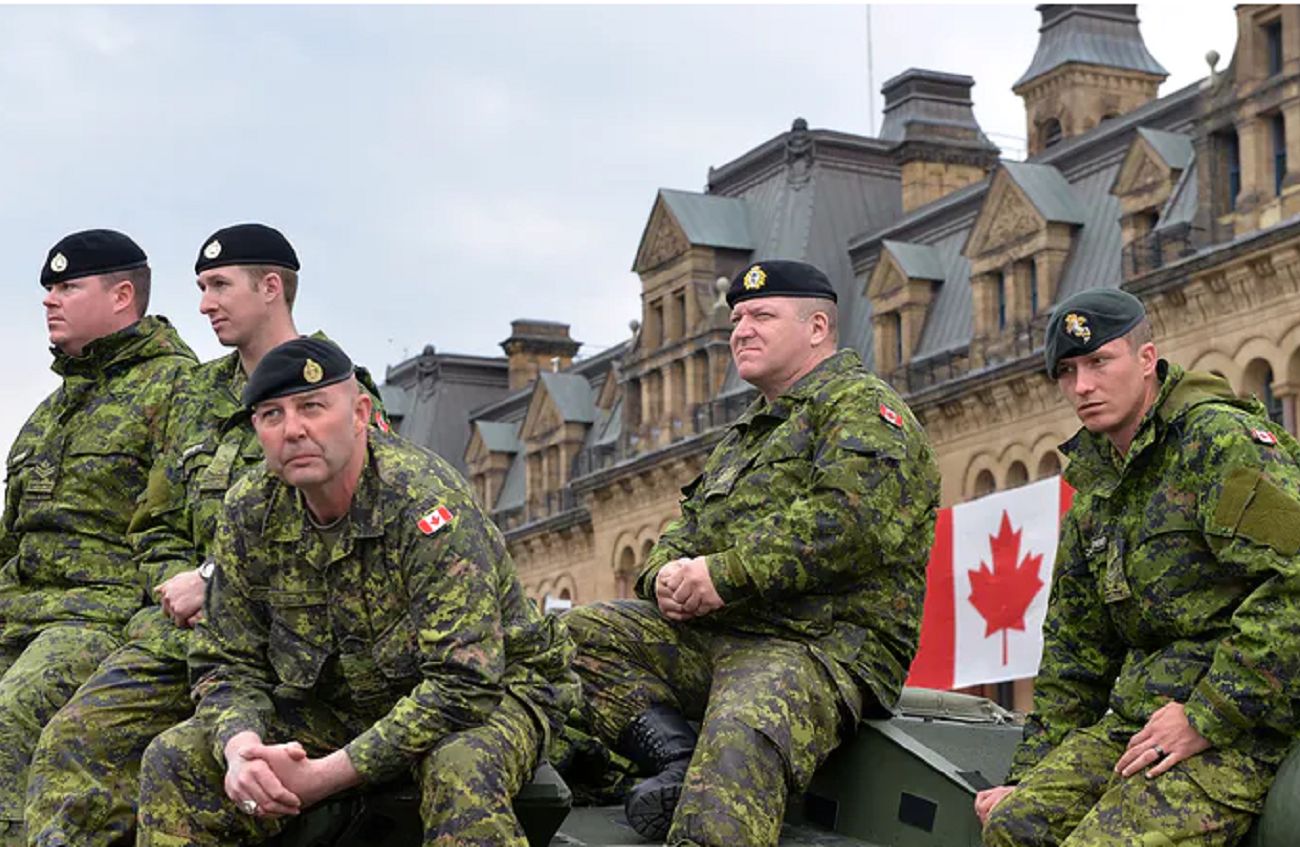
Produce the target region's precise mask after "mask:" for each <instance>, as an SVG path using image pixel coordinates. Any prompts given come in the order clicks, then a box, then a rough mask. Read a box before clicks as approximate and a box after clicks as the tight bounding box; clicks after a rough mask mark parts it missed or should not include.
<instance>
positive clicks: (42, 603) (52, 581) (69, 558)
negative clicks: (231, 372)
mask: <svg viewBox="0 0 1300 847" xmlns="http://www.w3.org/2000/svg"><path fill="white" fill-rule="evenodd" d="M194 361H195V359H194V354H193V353H192V352H191V351H190V348H189V347H188V346H186V344H185V342H184V341H182V340H181V338H180V336H179V335H178V334H177V333H176V330H175V329H173V328H172V326H171V324H170V323H168V322H167V319H166V318H162V317H145V318H142V319H141V320H140V321H138V322H137V323H135V324H133V325H132V326H130V327H127V328H126V329H123V330H120V331H118V332H115V333H113V334H112V335H108V336H105V337H103V338H99V339H96V340H95V341H92V342H90V343H89V344H87V345H86V348H85V350H84V351H83V355H81V356H77V357H71V356H66V355H64V354H63V353H60V352H56V353H55V355H54V365H53V369H54V371H55V373H57V374H59V375H60V376H61V377H62V378H63V384H62V385H61V386H60V387H59V388H58V389H57V390H56V391H55V392H54V393H53V394H51V395H50V396H49V397H47V398H45V400H43V401H42V402H41V404H40V405H39V406H37V407H36V411H35V412H33V413H32V415H31V417H30V418H28V419H27V423H25V424H24V425H23V428H22V429H21V430H20V431H19V433H18V438H17V439H16V440H15V441H14V444H13V447H12V448H11V449H10V451H9V458H8V462H7V464H6V477H5V479H6V491H5V510H4V518H3V525H2V526H0V561H3V562H4V564H3V566H2V567H0V624H2V625H3V636H0V637H3V638H5V639H8V638H22V637H25V636H26V635H28V634H30V633H32V632H36V631H39V630H40V629H42V628H43V627H45V626H48V625H49V624H51V623H54V622H59V621H84V622H88V623H96V624H108V625H115V626H120V625H121V624H122V623H124V622H125V621H126V619H127V618H128V617H130V615H131V614H132V613H133V612H135V610H136V609H138V608H140V605H141V603H142V602H143V600H144V595H143V593H142V592H141V591H140V583H139V580H138V579H137V578H136V575H135V571H134V566H133V565H132V562H131V550H130V545H129V544H128V542H127V524H128V522H129V519H130V516H131V513H132V512H133V510H134V509H135V507H136V501H137V499H138V498H139V497H140V495H141V493H142V492H143V491H144V489H145V482H146V479H147V477H148V474H149V469H150V468H151V467H152V466H153V464H154V462H155V460H156V459H157V457H158V455H159V453H160V451H161V449H162V445H163V444H164V442H165V439H166V435H167V433H166V427H167V424H168V411H169V406H170V403H171V399H172V396H173V395H174V394H175V392H176V388H177V385H178V383H179V382H180V381H181V380H182V379H183V378H184V375H185V373H186V372H187V371H188V370H189V368H190V367H191V366H192V365H193V363H194Z"/></svg>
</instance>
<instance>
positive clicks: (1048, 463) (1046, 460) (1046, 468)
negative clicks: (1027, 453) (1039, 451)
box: [1038, 451, 1061, 479]
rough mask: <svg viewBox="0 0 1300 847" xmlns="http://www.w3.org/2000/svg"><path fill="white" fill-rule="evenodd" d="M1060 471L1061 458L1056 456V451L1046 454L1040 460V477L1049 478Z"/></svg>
mask: <svg viewBox="0 0 1300 847" xmlns="http://www.w3.org/2000/svg"><path fill="white" fill-rule="evenodd" d="M1060 472H1061V460H1060V459H1058V458H1057V457H1056V453H1055V451H1053V452H1051V453H1046V454H1044V455H1043V458H1041V459H1039V460H1038V479H1047V478H1048V477H1053V476H1056V475H1057V474H1059V473H1060Z"/></svg>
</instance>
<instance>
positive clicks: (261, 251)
mask: <svg viewBox="0 0 1300 847" xmlns="http://www.w3.org/2000/svg"><path fill="white" fill-rule="evenodd" d="M299 269H300V265H299V262H298V256H297V254H296V253H295V251H294V249H293V246H292V245H291V244H290V243H289V241H288V240H287V239H286V238H285V237H284V236H283V235H282V234H281V233H280V232H278V231H276V230H274V229H272V228H271V227H267V226H264V225H261V224H239V225H236V226H231V227H226V228H224V229H220V230H218V231H217V232H215V233H213V234H212V235H211V236H210V237H208V238H207V239H205V240H204V241H203V244H202V246H201V248H200V250H199V255H198V259H197V261H196V263H195V267H194V270H195V273H196V274H198V286H199V290H200V291H201V292H202V299H201V301H200V305H199V311H200V312H202V313H203V314H204V315H205V316H207V317H208V319H209V320H210V321H211V323H212V328H213V331H214V332H215V333H216V335H217V339H218V340H219V341H220V342H221V343H222V344H223V345H225V346H228V347H234V348H235V350H234V352H232V353H230V354H229V355H226V356H223V357H222V358H220V359H214V360H213V361H211V362H207V363H205V364H203V365H200V366H198V367H196V368H194V369H193V370H192V371H190V373H189V374H188V376H187V377H186V379H185V380H184V382H183V384H182V385H181V387H180V391H179V392H178V394H177V395H176V397H175V398H174V400H173V402H172V407H171V423H170V424H169V426H168V433H169V437H168V438H169V442H170V444H169V447H168V449H167V451H166V453H165V455H164V457H163V459H162V460H161V461H160V462H158V464H157V465H155V467H154V469H153V471H152V473H151V476H150V484H149V487H148V493H147V495H146V497H145V502H144V503H143V504H142V506H141V508H140V510H139V512H138V513H137V514H136V516H135V518H134V519H133V521H132V526H131V536H130V538H131V542H132V549H133V551H134V555H135V558H136V562H137V563H138V565H139V569H140V572H141V574H142V577H143V579H144V585H145V586H146V587H148V588H150V589H152V592H153V594H154V596H155V597H156V599H157V600H158V601H159V602H158V603H156V604H153V605H150V606H148V607H146V608H145V609H143V610H141V611H140V612H139V613H138V614H136V616H135V617H134V618H133V619H132V621H131V623H130V624H129V625H128V627H127V637H128V642H127V644H125V645H123V646H122V647H120V648H119V649H117V650H115V651H114V652H113V653H112V654H110V655H109V656H108V658H106V659H105V660H104V661H103V662H102V663H101V664H100V666H99V668H98V669H97V670H96V672H95V673H94V674H93V675H92V676H91V677H90V679H88V680H87V681H86V682H85V684H84V685H83V686H82V687H81V689H79V690H78V691H77V692H76V694H74V695H73V697H72V699H71V700H69V701H68V703H67V704H66V705H65V706H64V707H63V708H62V709H60V710H59V712H58V713H57V714H56V715H55V716H54V717H53V718H52V719H51V720H50V721H49V723H48V724H46V726H45V729H44V731H43V732H42V734H41V740H40V743H38V744H37V747H36V752H35V754H34V755H33V757H32V767H31V775H30V777H29V780H28V796H27V829H28V834H29V839H30V841H31V843H32V844H33V845H40V847H56V845H67V844H77V845H83V847H91V846H92V845H109V844H113V843H119V842H120V841H122V840H123V839H126V838H128V837H129V836H130V834H131V832H132V830H133V829H134V826H135V800H136V794H137V793H138V790H139V764H140V757H141V756H142V755H143V754H144V749H145V747H146V746H147V745H148V744H149V742H150V741H151V740H152V739H153V737H154V736H155V735H157V734H158V733H160V732H162V731H163V730H165V729H167V728H168V727H171V726H173V725H175V724H178V723H180V722H181V721H183V720H185V719H186V718H188V717H190V716H191V715H192V714H193V713H194V704H193V702H192V701H191V700H190V684H189V676H188V671H187V667H186V663H185V654H186V649H187V646H188V644H189V635H190V633H191V632H192V629H191V626H192V625H193V622H194V619H195V617H196V616H197V615H198V614H200V612H201V609H202V603H203V590H204V586H205V584H206V580H205V579H204V574H205V572H207V571H209V569H210V568H211V565H210V564H206V565H205V564H204V563H205V561H206V560H208V557H209V555H210V552H211V551H210V547H211V544H212V537H213V533H214V531H215V528H216V521H217V515H218V514H219V513H220V510H221V504H222V500H223V499H224V498H225V495H226V491H227V490H228V489H229V488H230V486H231V484H232V483H233V481H234V480H236V479H238V478H239V477H240V476H242V475H243V474H244V473H245V472H246V471H247V470H249V469H250V468H253V467H255V466H257V465H260V464H261V462H262V448H261V445H260V444H258V443H257V437H256V436H255V435H254V433H253V425H252V422H251V421H250V419H249V413H248V409H247V408H246V407H245V406H244V405H243V404H242V403H241V402H240V393H241V392H242V391H243V388H244V385H245V384H246V382H247V378H246V377H247V374H248V373H250V372H251V371H252V370H253V368H255V367H256V366H257V364H258V362H259V361H261V357H262V355H263V354H264V353H265V352H266V351H267V350H270V349H271V348H273V347H275V346H277V345H279V344H281V343H283V342H285V341H289V340H291V339H293V338H297V337H298V331H297V329H295V327H294V323H293V317H292V308H293V301H294V299H295V297H296V294H297V288H298V271H299ZM358 376H359V377H360V378H362V379H363V381H364V382H365V384H366V387H367V389H368V390H369V391H370V392H371V393H372V397H378V390H377V389H375V387H374V385H373V383H372V382H370V378H369V375H368V374H365V373H364V370H363V369H358ZM376 420H377V421H378V422H380V423H384V421H383V418H382V416H380V413H379V412H378V411H377V412H376ZM384 425H386V424H384Z"/></svg>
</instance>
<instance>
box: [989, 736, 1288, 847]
mask: <svg viewBox="0 0 1300 847" xmlns="http://www.w3.org/2000/svg"><path fill="white" fill-rule="evenodd" d="M1140 729H1141V727H1140V726H1136V725H1133V724H1130V723H1126V722H1124V721H1123V720H1122V719H1120V718H1118V717H1117V716H1116V715H1114V714H1113V713H1112V714H1110V715H1107V716H1106V717H1105V718H1103V719H1102V721H1101V722H1100V723H1098V724H1096V725H1094V726H1091V727H1087V728H1085V729H1081V730H1076V731H1074V732H1072V733H1070V734H1069V735H1068V736H1066V738H1065V741H1063V742H1062V743H1061V745H1060V746H1059V747H1057V748H1056V749H1055V750H1053V751H1052V752H1051V753H1049V754H1048V755H1047V756H1046V757H1045V758H1044V759H1043V760H1042V761H1041V762H1039V763H1038V764H1037V765H1036V766H1035V767H1034V768H1032V769H1031V770H1030V771H1029V772H1028V774H1026V775H1025V778H1024V780H1022V781H1021V782H1020V784H1019V786H1017V788H1016V790H1015V791H1014V792H1013V793H1011V794H1009V795H1007V796H1006V797H1004V798H1003V799H1002V801H1001V802H1000V803H998V805H997V806H995V807H994V808H993V812H992V814H990V815H989V819H988V823H987V824H986V825H985V827H984V844H985V847H1058V845H1059V847H1130V845H1132V847H1175V845H1178V847H1191V845H1195V847H1231V846H1232V845H1234V844H1237V843H1238V842H1239V841H1240V840H1241V839H1242V838H1243V837H1244V836H1245V835H1246V832H1247V830H1248V829H1250V825H1251V823H1252V822H1253V821H1254V819H1255V815H1256V814H1257V813H1258V812H1259V811H1260V809H1261V808H1262V805H1263V802H1264V798H1265V796H1266V794H1267V792H1268V787H1269V783H1270V780H1271V777H1272V774H1273V770H1274V767H1273V766H1272V765H1268V764H1265V763H1261V762H1259V761H1258V760H1256V759H1253V758H1251V757H1249V756H1246V755H1245V754H1242V753H1238V752H1237V751H1234V750H1219V749H1216V748H1210V749H1209V750H1206V751H1205V752H1203V753H1201V754H1199V755H1197V756H1193V757H1191V758H1190V759H1185V760H1183V761H1182V762H1179V763H1178V764H1176V765H1174V767H1173V768H1171V769H1170V770H1168V771H1166V772H1165V773H1163V774H1161V775H1160V776H1158V777H1156V778H1154V779H1148V778H1147V777H1146V776H1145V775H1144V774H1143V773H1141V772H1139V773H1137V774H1134V775H1133V776H1131V777H1129V778H1127V779H1125V778H1124V777H1122V776H1120V775H1119V774H1117V773H1115V762H1117V761H1119V757H1120V756H1121V755H1122V754H1123V752H1124V749H1125V746H1126V745H1127V744H1128V740H1129V738H1131V737H1132V736H1133V735H1134V734H1135V733H1136V732H1138V730H1140Z"/></svg>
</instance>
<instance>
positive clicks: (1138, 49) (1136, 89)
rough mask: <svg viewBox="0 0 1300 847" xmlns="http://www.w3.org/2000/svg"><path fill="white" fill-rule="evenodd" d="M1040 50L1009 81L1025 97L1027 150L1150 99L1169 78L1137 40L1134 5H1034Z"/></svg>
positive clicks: (1032, 151)
mask: <svg viewBox="0 0 1300 847" xmlns="http://www.w3.org/2000/svg"><path fill="white" fill-rule="evenodd" d="M1038 11H1039V12H1040V13H1041V14H1042V16H1043V25H1042V26H1041V27H1039V28H1038V32H1039V37H1038V50H1037V51H1035V53H1034V59H1033V61H1032V62H1030V63H1029V69H1028V70H1027V71H1025V72H1024V74H1023V75H1021V77H1020V79H1018V80H1017V81H1016V84H1015V85H1013V86H1012V87H1011V90H1012V91H1013V92H1015V93H1016V94H1017V95H1018V96H1019V97H1021V98H1022V99H1023V100H1024V101H1025V124H1026V132H1027V139H1028V145H1029V155H1030V156H1034V155H1036V154H1038V153H1041V152H1043V151H1044V150H1046V149H1047V148H1049V147H1051V146H1053V145H1054V144H1056V143H1058V142H1060V141H1063V140H1065V139H1067V138H1072V137H1074V136H1076V135H1082V134H1083V133H1085V132H1087V131H1088V130H1090V129H1092V128H1093V127H1095V126H1097V125H1098V124H1100V123H1101V122H1102V121H1105V120H1109V119H1111V118H1116V117H1119V116H1120V115H1123V114H1125V113H1126V112H1131V111H1133V110H1134V109H1136V108H1138V107H1139V106H1142V105H1143V104H1145V103H1149V102H1150V101H1151V100H1153V99H1155V96H1156V91H1157V90H1158V89H1159V88H1160V83H1162V82H1164V80H1165V78H1166V77H1168V76H1169V72H1168V71H1166V70H1165V69H1164V68H1163V67H1162V66H1161V64H1160V63H1159V62H1157V61H1156V60H1155V57H1154V56H1152V55H1151V52H1150V51H1149V50H1147V45H1146V42H1145V41H1143V40H1142V32H1141V31H1140V30H1139V29H1138V16H1137V6H1135V5H1133V4H1126V5H1114V6H1108V5H1101V4H1095V5H1094V4H1088V3H1066V4H1043V5H1041V6H1039V7H1038Z"/></svg>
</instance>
